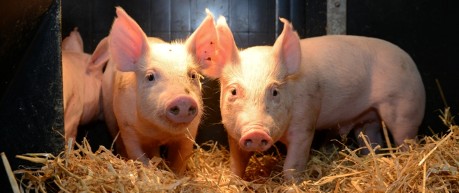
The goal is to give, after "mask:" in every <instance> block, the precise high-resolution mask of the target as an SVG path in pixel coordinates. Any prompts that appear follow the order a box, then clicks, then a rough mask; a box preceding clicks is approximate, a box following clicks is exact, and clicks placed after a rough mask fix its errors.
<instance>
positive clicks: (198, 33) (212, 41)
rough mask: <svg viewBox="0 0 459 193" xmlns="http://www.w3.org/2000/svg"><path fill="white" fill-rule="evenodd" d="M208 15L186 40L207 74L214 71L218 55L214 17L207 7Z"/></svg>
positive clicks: (190, 50) (189, 49)
mask: <svg viewBox="0 0 459 193" xmlns="http://www.w3.org/2000/svg"><path fill="white" fill-rule="evenodd" d="M206 13H207V16H206V18H204V20H203V21H202V23H201V24H200V25H199V27H198V28H197V29H196V30H195V31H194V32H193V34H191V36H190V37H189V38H188V39H187V40H186V42H185V46H186V48H187V49H188V51H189V52H190V53H192V54H194V56H195V58H196V60H197V61H198V63H199V64H200V65H201V72H202V73H203V74H207V72H208V71H212V68H213V66H214V65H213V63H214V61H215V57H216V47H217V32H216V30H215V24H214V17H213V15H212V13H211V12H210V11H209V10H208V9H206Z"/></svg>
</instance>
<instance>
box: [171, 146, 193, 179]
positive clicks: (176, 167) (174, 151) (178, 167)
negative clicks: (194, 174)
mask: <svg viewBox="0 0 459 193" xmlns="http://www.w3.org/2000/svg"><path fill="white" fill-rule="evenodd" d="M167 147H168V150H167V151H168V153H167V155H168V156H167V160H168V161H170V167H171V169H172V171H174V172H175V173H176V174H178V175H182V174H183V173H184V172H185V170H186V160H187V159H189V158H190V156H191V155H192V154H193V141H192V140H191V139H188V138H186V137H183V138H181V139H179V140H178V141H174V142H172V143H170V144H168V145H167Z"/></svg>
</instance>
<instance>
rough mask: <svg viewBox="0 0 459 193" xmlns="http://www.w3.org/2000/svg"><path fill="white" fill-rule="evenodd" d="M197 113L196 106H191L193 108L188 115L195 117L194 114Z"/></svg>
mask: <svg viewBox="0 0 459 193" xmlns="http://www.w3.org/2000/svg"><path fill="white" fill-rule="evenodd" d="M196 111H197V109H196V107H195V106H191V107H190V108H189V109H188V114H189V115H194V114H196Z"/></svg>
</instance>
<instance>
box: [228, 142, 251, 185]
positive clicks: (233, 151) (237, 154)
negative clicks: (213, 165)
mask: <svg viewBox="0 0 459 193" xmlns="http://www.w3.org/2000/svg"><path fill="white" fill-rule="evenodd" d="M228 144H229V148H230V168H231V171H232V172H233V173H234V174H236V175H237V176H239V177H241V178H243V177H244V174H245V168H246V167H247V164H248V163H249V160H250V157H251V156H252V152H247V151H244V150H242V149H241V148H240V147H239V142H238V140H236V139H234V138H232V137H228Z"/></svg>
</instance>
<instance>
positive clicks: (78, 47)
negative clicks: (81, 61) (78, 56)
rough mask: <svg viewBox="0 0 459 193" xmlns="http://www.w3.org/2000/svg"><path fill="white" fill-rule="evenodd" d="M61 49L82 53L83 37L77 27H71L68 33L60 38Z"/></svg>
mask: <svg viewBox="0 0 459 193" xmlns="http://www.w3.org/2000/svg"><path fill="white" fill-rule="evenodd" d="M62 50H65V51H72V52H80V53H83V39H82V38H81V35H80V32H78V28H77V27H75V28H73V31H72V32H70V35H69V36H68V37H66V38H64V40H62Z"/></svg>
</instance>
